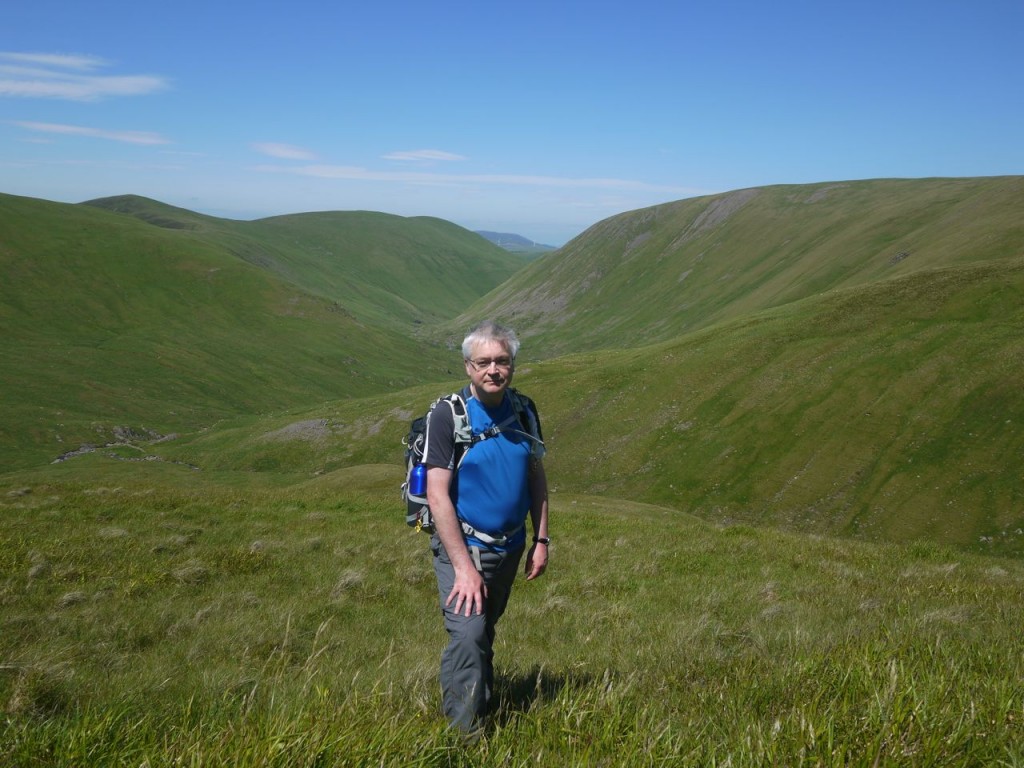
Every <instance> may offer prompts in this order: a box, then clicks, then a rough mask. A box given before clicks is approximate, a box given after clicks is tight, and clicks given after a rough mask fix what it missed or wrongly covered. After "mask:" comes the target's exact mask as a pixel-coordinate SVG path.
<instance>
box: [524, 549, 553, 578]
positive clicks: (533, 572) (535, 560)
mask: <svg viewBox="0 0 1024 768" xmlns="http://www.w3.org/2000/svg"><path fill="white" fill-rule="evenodd" d="M547 567H548V545H547V544H534V545H533V546H532V547H530V551H529V552H527V553H526V580H527V581H531V580H532V579H536V578H537V577H538V576H540V575H541V574H542V573H544V570H545V569H546V568H547Z"/></svg>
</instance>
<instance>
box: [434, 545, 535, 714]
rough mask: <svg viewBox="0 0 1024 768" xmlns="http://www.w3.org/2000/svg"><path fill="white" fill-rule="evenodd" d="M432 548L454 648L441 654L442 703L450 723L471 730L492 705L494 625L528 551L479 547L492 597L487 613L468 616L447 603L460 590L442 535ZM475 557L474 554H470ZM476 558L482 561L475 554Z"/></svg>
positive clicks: (481, 567) (486, 605) (486, 603)
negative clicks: (457, 587) (442, 541)
mask: <svg viewBox="0 0 1024 768" xmlns="http://www.w3.org/2000/svg"><path fill="white" fill-rule="evenodd" d="M430 546H431V549H432V550H433V552H434V573H435V574H436V575H437V590H438V594H439V595H440V600H441V613H442V615H443V616H444V628H445V629H446V630H447V632H448V647H447V648H445V650H444V652H443V653H442V654H441V703H442V706H443V708H444V715H445V717H446V718H447V719H448V722H449V724H450V725H452V726H453V727H456V728H459V729H461V730H463V731H471V730H473V729H474V728H477V727H478V726H479V725H480V724H481V720H482V719H483V717H484V716H485V715H486V714H487V708H488V707H489V706H490V703H491V694H492V692H493V688H494V627H495V625H496V624H497V623H498V619H500V618H501V615H502V614H503V613H504V612H505V606H506V605H508V598H509V595H510V594H511V593H512V583H513V582H514V581H515V578H516V572H517V571H518V570H519V561H520V560H521V559H522V557H523V548H522V547H520V548H519V549H518V550H516V551H514V552H498V551H495V550H490V549H486V548H483V547H481V548H480V549H479V570H480V573H482V574H483V577H484V584H486V585H487V597H486V598H485V599H484V611H483V613H481V614H479V615H478V614H475V613H474V614H471V615H469V616H465V615H464V614H462V613H455V612H454V610H453V609H452V607H451V606H446V605H445V601H446V600H447V599H448V595H450V594H451V591H452V587H454V586H455V569H454V568H453V567H452V563H451V560H449V559H448V553H447V552H445V550H444V546H443V545H442V544H441V541H440V539H438V537H437V534H434V536H433V537H431V542H430ZM470 555H474V552H472V551H470ZM473 559H474V562H476V561H477V558H476V557H475V556H474V558H473ZM463 611H465V607H463Z"/></svg>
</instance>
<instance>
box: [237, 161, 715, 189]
mask: <svg viewBox="0 0 1024 768" xmlns="http://www.w3.org/2000/svg"><path fill="white" fill-rule="evenodd" d="M255 170H257V171H262V172H266V173H285V174H292V175H296V176H310V177H315V178H321V179H345V180H351V181H383V182H399V183H405V184H433V185H461V186H466V185H481V184H483V185H493V186H525V187H554V188H574V189H616V190H632V191H645V192H653V191H657V192H664V193H671V194H679V195H692V194H696V193H698V191H697V190H693V189H689V188H686V187H676V186H665V185H658V184H649V183H647V182H643V181H633V180H630V179H603V178H570V177H560V176H517V175H511V174H450V173H422V172H413V171H374V170H370V169H367V168H359V167H356V166H350V165H303V166H279V165H264V166H257V167H256V168H255Z"/></svg>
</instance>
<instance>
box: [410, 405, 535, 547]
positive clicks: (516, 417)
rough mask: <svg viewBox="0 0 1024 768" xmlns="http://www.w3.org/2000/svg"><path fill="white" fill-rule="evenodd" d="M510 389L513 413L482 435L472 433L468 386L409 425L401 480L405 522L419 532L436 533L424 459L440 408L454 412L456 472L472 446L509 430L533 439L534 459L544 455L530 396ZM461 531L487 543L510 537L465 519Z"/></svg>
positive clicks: (501, 543)
mask: <svg viewBox="0 0 1024 768" xmlns="http://www.w3.org/2000/svg"><path fill="white" fill-rule="evenodd" d="M507 392H508V394H509V396H510V398H511V400H512V411H513V415H512V416H511V417H509V419H508V420H506V421H505V422H503V423H501V424H495V425H494V426H492V427H491V428H490V429H488V430H486V431H485V432H482V433H480V434H479V435H474V434H473V427H472V425H471V424H470V423H469V411H468V409H467V408H466V400H467V399H468V398H469V397H470V393H469V387H464V388H463V389H462V390H461V391H460V392H453V393H452V394H450V395H445V396H443V397H439V398H437V399H436V400H435V401H434V402H433V403H431V404H430V407H429V408H428V409H427V412H426V413H425V414H424V415H423V416H420V417H418V418H416V419H414V420H413V421H412V423H411V424H410V425H409V433H408V434H407V435H406V436H405V437H404V438H402V445H404V446H405V482H404V483H402V499H403V500H404V501H405V503H406V512H405V523H406V525H408V526H410V527H411V528H415V529H416V530H417V531H425V532H426V533H433V532H434V523H433V519H432V518H431V515H430V504H429V503H428V502H427V483H426V466H425V465H424V464H423V459H424V453H425V451H426V446H427V433H428V431H429V429H430V417H431V415H432V414H433V413H434V410H435V409H437V408H439V407H447V408H450V409H451V411H452V425H453V437H454V440H455V455H454V457H453V458H454V464H455V469H454V471H455V472H458V470H459V467H460V466H461V465H462V460H463V459H464V458H465V457H466V452H467V451H468V450H469V449H470V448H472V447H473V446H474V445H476V444H477V443H479V442H482V441H484V440H487V439H488V438H491V437H495V436H497V435H498V434H500V433H501V432H507V431H512V432H518V433H519V434H521V435H525V436H526V437H528V438H530V439H531V440H532V441H533V449H532V453H533V456H534V458H536V459H540V458H543V456H544V452H545V450H544V441H543V440H541V439H540V428H539V426H538V424H537V417H536V415H535V414H534V412H533V411H532V410H531V407H530V405H531V404H530V401H529V398H527V397H526V396H525V395H522V394H520V393H519V392H518V391H517V390H515V389H511V388H510V389H508V390H507ZM442 403H443V404H444V405H442ZM517 422H518V427H521V428H515V426H513V425H515V424H516V423H517ZM462 531H463V533H465V534H467V535H469V536H474V537H476V538H478V539H480V540H481V541H483V542H484V543H487V544H496V545H498V546H501V545H503V544H504V543H505V542H506V541H507V540H508V538H509V537H508V536H499V537H493V536H490V535H488V534H486V533H484V532H482V531H477V530H476V529H474V528H473V527H472V526H471V525H470V524H469V523H467V522H465V521H464V520H463V521H462Z"/></svg>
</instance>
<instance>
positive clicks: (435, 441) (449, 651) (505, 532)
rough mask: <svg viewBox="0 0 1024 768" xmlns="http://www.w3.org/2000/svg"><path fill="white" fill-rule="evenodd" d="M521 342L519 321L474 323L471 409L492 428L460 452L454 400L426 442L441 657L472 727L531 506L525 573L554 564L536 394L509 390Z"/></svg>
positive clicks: (487, 690)
mask: <svg viewBox="0 0 1024 768" xmlns="http://www.w3.org/2000/svg"><path fill="white" fill-rule="evenodd" d="M518 351H519V340H518V339H517V338H516V335H515V332H514V331H512V329H511V328H505V327H503V326H500V325H497V324H495V323H493V322H489V321H488V322H484V323H481V324H480V325H478V326H477V327H476V328H474V329H473V330H472V331H470V333H469V335H467V336H466V338H465V340H464V341H463V343H462V356H463V358H464V359H465V365H466V374H467V375H468V376H469V386H468V387H467V388H466V389H464V390H463V393H464V395H465V399H466V410H467V413H468V415H469V422H470V424H471V426H472V430H473V434H474V436H478V435H482V434H484V433H487V431H488V430H491V431H490V433H488V436H487V437H486V439H483V440H480V441H479V442H476V443H475V444H473V445H472V446H470V447H468V448H464V449H463V453H462V455H461V457H460V456H458V455H456V454H457V453H459V452H458V451H456V445H455V439H454V436H453V424H452V421H453V418H452V413H451V409H449V408H436V409H434V411H433V412H432V414H431V423H430V425H429V429H428V430H427V444H426V449H425V451H424V463H425V464H426V465H427V500H428V502H429V504H430V510H431V514H432V516H433V522H434V531H435V532H434V535H433V537H432V538H431V548H432V550H433V553H434V571H435V573H436V575H437V585H438V591H439V593H440V599H441V611H442V614H443V616H444V626H445V629H446V630H447V631H448V635H449V642H448V647H447V648H446V649H445V651H444V653H443V654H442V656H441V692H442V698H443V706H444V713H445V716H446V717H447V718H448V722H449V723H450V724H451V725H452V726H453V727H456V728H459V729H461V730H462V731H463V732H465V733H467V734H472V733H478V732H479V728H480V727H481V725H482V721H483V718H484V716H485V715H486V713H487V707H488V705H489V703H490V698H491V693H492V687H493V682H494V668H493V659H494V651H493V646H494V629H495V625H496V624H497V622H498V619H499V618H500V617H501V615H502V613H503V612H504V611H505V606H506V604H507V603H508V598H509V595H510V593H511V591H512V582H513V581H514V580H515V575H516V571H517V570H518V568H519V563H520V561H521V559H522V556H523V552H524V550H525V549H526V517H527V514H529V517H530V521H531V524H532V529H533V530H532V538H533V541H532V545H531V546H530V549H529V552H528V553H527V555H526V568H525V571H526V578H527V580H532V579H535V578H537V577H538V576H540V575H541V574H542V573H544V569H545V568H546V567H547V563H548V541H549V540H548V487H547V478H546V476H545V474H544V465H543V463H542V458H543V455H544V444H543V442H542V437H541V432H540V420H539V417H538V415H537V409H536V407H535V406H534V404H533V401H532V400H530V399H529V398H527V397H526V396H524V395H521V394H519V393H517V392H514V391H510V389H509V385H510V384H511V382H512V375H513V373H514V370H515V359H516V353H517V352H518ZM517 405H519V406H520V407H518V408H517V407H516V406H517ZM495 427H498V429H497V430H495V429H494V428H495ZM460 458H461V461H460Z"/></svg>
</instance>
